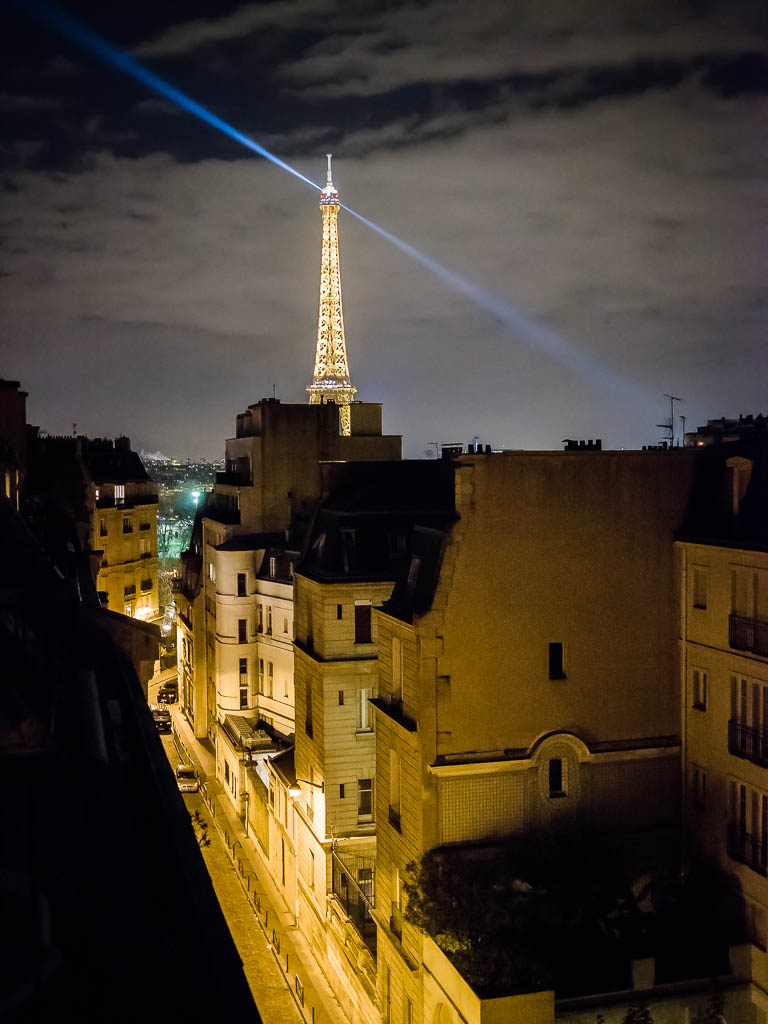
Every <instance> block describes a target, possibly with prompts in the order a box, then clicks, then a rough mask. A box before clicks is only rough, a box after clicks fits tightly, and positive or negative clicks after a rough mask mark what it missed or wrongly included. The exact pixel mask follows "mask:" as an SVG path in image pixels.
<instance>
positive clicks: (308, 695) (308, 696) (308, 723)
mask: <svg viewBox="0 0 768 1024" xmlns="http://www.w3.org/2000/svg"><path fill="white" fill-rule="evenodd" d="M304 698H305V700H306V705H307V706H306V715H305V721H304V731H305V732H306V734H307V736H309V738H310V739H312V681H311V680H310V679H307V681H306V684H305V687H304Z"/></svg>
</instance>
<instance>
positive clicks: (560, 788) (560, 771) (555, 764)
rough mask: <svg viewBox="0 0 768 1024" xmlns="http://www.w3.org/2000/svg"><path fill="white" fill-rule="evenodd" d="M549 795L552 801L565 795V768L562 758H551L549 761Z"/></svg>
mask: <svg viewBox="0 0 768 1024" xmlns="http://www.w3.org/2000/svg"><path fill="white" fill-rule="evenodd" d="M549 795H550V797H552V798H553V799H554V798H555V797H561V796H566V795H567V794H566V791H565V766H564V763H563V759H562V757H551V758H550V759H549Z"/></svg>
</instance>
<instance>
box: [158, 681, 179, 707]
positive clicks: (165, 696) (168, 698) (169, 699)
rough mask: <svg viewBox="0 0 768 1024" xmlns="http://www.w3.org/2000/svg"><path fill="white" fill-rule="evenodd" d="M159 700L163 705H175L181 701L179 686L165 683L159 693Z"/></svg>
mask: <svg viewBox="0 0 768 1024" xmlns="http://www.w3.org/2000/svg"><path fill="white" fill-rule="evenodd" d="M157 699H158V701H159V702H160V703H161V704H175V703H176V701H177V700H178V699H179V687H178V684H177V683H173V684H171V683H163V685H162V686H161V687H160V689H159V690H158V691H157Z"/></svg>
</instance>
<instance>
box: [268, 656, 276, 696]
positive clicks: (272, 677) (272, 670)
mask: <svg viewBox="0 0 768 1024" xmlns="http://www.w3.org/2000/svg"><path fill="white" fill-rule="evenodd" d="M274 681H275V666H274V665H273V664H272V662H271V661H268V662H267V697H271V696H272V685H273V683H274Z"/></svg>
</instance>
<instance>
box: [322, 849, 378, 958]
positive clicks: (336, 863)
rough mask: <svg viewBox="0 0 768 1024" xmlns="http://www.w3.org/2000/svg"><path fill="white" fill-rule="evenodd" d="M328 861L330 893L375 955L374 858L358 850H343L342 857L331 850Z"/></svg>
mask: <svg viewBox="0 0 768 1024" xmlns="http://www.w3.org/2000/svg"><path fill="white" fill-rule="evenodd" d="M331 862H332V866H333V894H334V896H335V897H336V899H337V900H338V901H339V903H340V904H341V906H342V908H343V910H344V913H345V914H346V915H347V917H348V918H349V920H350V921H351V923H352V924H353V925H354V926H355V929H356V930H357V931H358V932H359V934H360V937H361V938H362V940H363V942H364V943H365V945H366V946H367V947H368V949H369V950H370V952H371V953H372V954H373V956H376V924H375V922H374V920H373V910H374V907H375V905H376V896H375V891H374V858H373V857H366V856H364V855H361V854H345V855H344V857H343V858H342V857H340V856H339V854H338V853H336V851H335V850H334V851H332V853H331Z"/></svg>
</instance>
